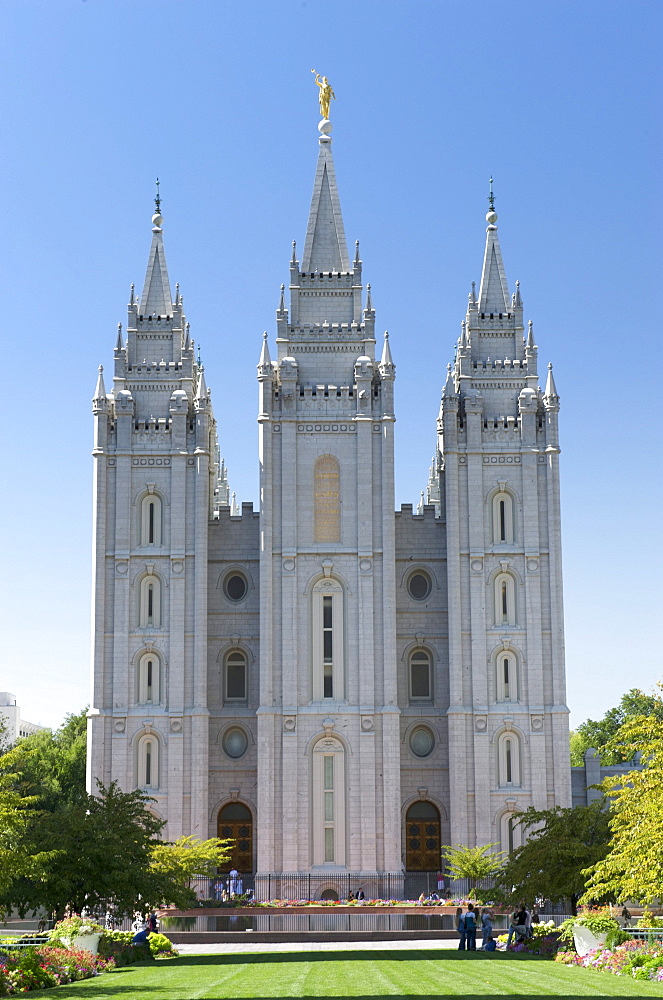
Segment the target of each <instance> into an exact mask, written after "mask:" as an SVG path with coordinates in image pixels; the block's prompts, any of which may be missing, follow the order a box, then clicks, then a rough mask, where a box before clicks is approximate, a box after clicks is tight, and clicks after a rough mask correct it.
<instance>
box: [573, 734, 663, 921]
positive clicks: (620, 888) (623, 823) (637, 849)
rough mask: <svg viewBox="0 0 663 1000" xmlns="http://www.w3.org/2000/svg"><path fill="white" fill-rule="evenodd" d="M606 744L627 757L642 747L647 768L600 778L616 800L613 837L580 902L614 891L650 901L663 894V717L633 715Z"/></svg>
mask: <svg viewBox="0 0 663 1000" xmlns="http://www.w3.org/2000/svg"><path fill="white" fill-rule="evenodd" d="M607 750H608V751H609V752H619V753H621V752H624V753H626V754H627V757H626V759H627V760H630V759H631V758H632V757H633V754H634V753H636V752H637V751H640V753H641V754H642V761H643V768H642V770H640V771H631V772H630V773H628V774H627V775H620V776H619V777H614V778H606V779H605V780H604V781H603V782H602V783H601V784H602V788H603V791H604V792H605V794H606V795H607V796H608V798H609V799H610V800H611V803H612V813H611V818H610V830H611V833H612V839H611V842H610V848H609V851H608V852H607V854H606V855H605V857H603V858H602V859H599V860H598V861H597V862H596V863H594V864H593V865H591V866H587V868H586V870H585V875H586V876H587V886H586V891H585V893H584V895H583V896H582V899H581V902H588V903H589V902H594V901H595V900H599V899H602V898H603V897H604V896H606V895H612V896H614V898H616V899H617V900H618V901H620V902H621V901H622V900H626V899H639V900H642V901H643V902H647V903H650V902H653V901H654V900H655V899H660V898H661V897H663V721H662V720H661V719H660V718H659V717H658V716H640V717H636V718H631V719H628V720H627V722H626V723H625V724H624V725H623V726H622V728H621V729H620V730H619V732H618V733H617V734H616V735H615V737H614V738H613V739H612V740H611V741H610V742H609V743H608V744H607Z"/></svg>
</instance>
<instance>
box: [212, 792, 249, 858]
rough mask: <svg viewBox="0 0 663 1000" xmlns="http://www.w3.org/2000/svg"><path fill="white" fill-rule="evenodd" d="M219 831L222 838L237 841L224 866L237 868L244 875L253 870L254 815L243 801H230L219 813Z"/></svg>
mask: <svg viewBox="0 0 663 1000" xmlns="http://www.w3.org/2000/svg"><path fill="white" fill-rule="evenodd" d="M217 833H218V836H219V837H220V838H221V839H222V840H229V839H232V840H234V841H235V843H234V845H233V847H232V854H231V855H230V860H229V861H228V862H226V864H225V865H224V866H223V868H224V869H225V870H226V871H230V870H231V869H232V868H236V869H237V871H238V872H240V874H242V875H248V874H251V873H252V872H253V817H252V815H251V810H250V809H249V808H248V806H245V805H244V804H243V803H242V802H229V803H228V805H227V806H224V807H223V809H222V810H221V812H220V813H219V820H218V823H217Z"/></svg>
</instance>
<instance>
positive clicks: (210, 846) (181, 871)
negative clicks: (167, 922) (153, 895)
mask: <svg viewBox="0 0 663 1000" xmlns="http://www.w3.org/2000/svg"><path fill="white" fill-rule="evenodd" d="M233 843H234V841H232V840H219V838H218V837H212V838H211V839H210V840H199V839H198V838H197V837H180V838H179V840H176V841H175V842H174V843H172V844H168V843H158V844H155V845H154V847H153V848H152V860H151V870H152V871H153V872H154V873H155V874H156V875H158V876H159V878H160V879H161V883H162V885H163V892H164V894H165V895H166V899H167V901H168V902H171V903H176V904H177V905H178V906H186V905H187V904H188V903H190V902H192V898H191V897H192V892H191V890H190V889H189V882H190V880H191V879H192V878H194V877H195V876H196V875H209V876H213V875H215V874H216V869H217V868H219V867H220V866H221V865H223V864H225V863H226V861H228V860H229V859H230V855H231V853H232V845H233Z"/></svg>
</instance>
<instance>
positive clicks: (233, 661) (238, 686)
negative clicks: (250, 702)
mask: <svg viewBox="0 0 663 1000" xmlns="http://www.w3.org/2000/svg"><path fill="white" fill-rule="evenodd" d="M246 666H247V664H246V654H245V653H243V652H242V651H241V650H238V649H236V650H233V651H232V652H231V653H228V655H227V656H226V688H225V700H226V701H246V672H247V671H246Z"/></svg>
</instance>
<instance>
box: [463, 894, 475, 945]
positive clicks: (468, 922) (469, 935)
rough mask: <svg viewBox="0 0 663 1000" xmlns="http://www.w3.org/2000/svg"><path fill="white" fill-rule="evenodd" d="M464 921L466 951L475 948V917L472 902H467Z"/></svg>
mask: <svg viewBox="0 0 663 1000" xmlns="http://www.w3.org/2000/svg"><path fill="white" fill-rule="evenodd" d="M463 919H464V921H465V946H466V948H467V950H468V951H476V950H477V917H476V913H475V912H474V903H468V906H467V911H466V913H465V916H464V917H463Z"/></svg>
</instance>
